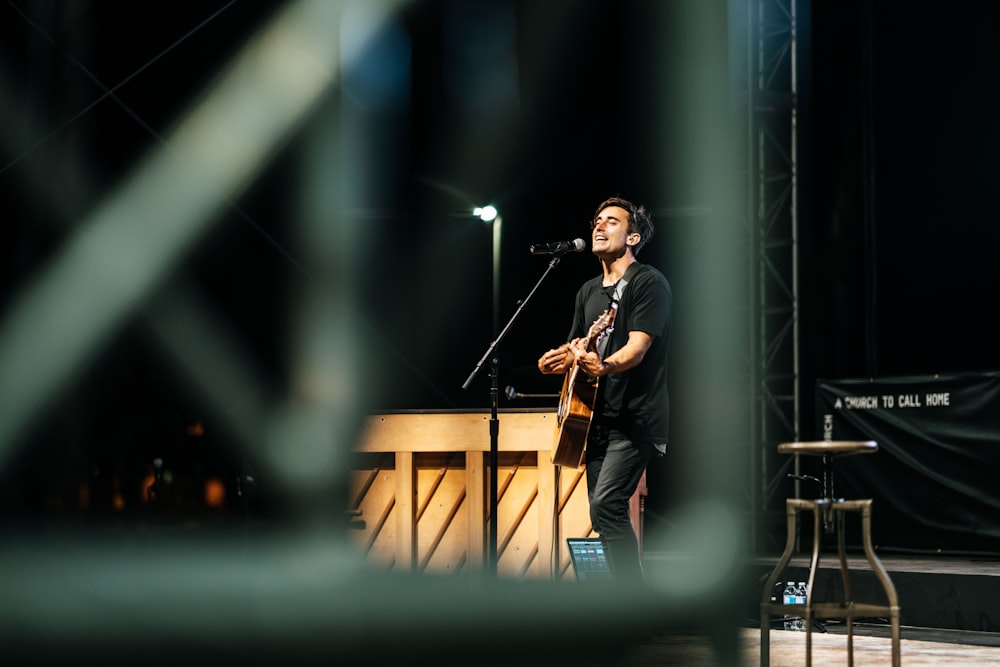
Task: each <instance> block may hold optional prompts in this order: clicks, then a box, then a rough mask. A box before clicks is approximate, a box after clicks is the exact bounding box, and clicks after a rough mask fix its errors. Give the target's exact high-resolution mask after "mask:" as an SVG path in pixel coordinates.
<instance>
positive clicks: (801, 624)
mask: <svg viewBox="0 0 1000 667" xmlns="http://www.w3.org/2000/svg"><path fill="white" fill-rule="evenodd" d="M807 594H808V586H806V582H804V581H800V582H799V585H798V586H795V592H794V595H793V599H794V601H793V603H792V604H796V605H802V606H803V607H805V604H806V595H807ZM791 626H792V627H791V628H790V629H792V630H805V629H806V619H805V618H804V617H802V616H796V617H795V618H793V619H792V622H791Z"/></svg>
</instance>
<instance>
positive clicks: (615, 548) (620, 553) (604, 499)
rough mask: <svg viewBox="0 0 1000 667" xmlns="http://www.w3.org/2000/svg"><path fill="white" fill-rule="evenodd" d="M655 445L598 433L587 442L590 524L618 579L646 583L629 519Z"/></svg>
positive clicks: (619, 435)
mask: <svg viewBox="0 0 1000 667" xmlns="http://www.w3.org/2000/svg"><path fill="white" fill-rule="evenodd" d="M652 451H653V445H651V444H648V443H636V442H633V441H632V440H629V439H627V438H625V437H624V436H623V435H622V434H621V433H615V432H611V433H608V432H605V431H603V429H600V428H596V429H594V430H593V431H592V432H591V434H590V437H589V438H588V440H587V452H586V463H587V497H588V498H589V499H590V522H591V524H593V526H594V530H595V531H597V533H598V534H599V535H600V536H601V538H602V539H603V540H604V542H605V545H606V547H607V550H608V556H609V557H610V559H611V568H612V571H613V572H614V573H615V575H616V577H617V578H620V579H623V580H629V579H631V580H636V581H640V580H642V576H643V575H642V561H641V558H640V555H639V542H638V540H637V539H636V535H635V532H634V530H633V529H632V521H631V519H630V518H629V501H630V500H631V498H632V495H633V494H634V493H635V490H636V487H638V485H639V480H640V479H642V473H643V472H644V471H645V470H646V465H647V464H648V463H649V458H650V456H651V454H652Z"/></svg>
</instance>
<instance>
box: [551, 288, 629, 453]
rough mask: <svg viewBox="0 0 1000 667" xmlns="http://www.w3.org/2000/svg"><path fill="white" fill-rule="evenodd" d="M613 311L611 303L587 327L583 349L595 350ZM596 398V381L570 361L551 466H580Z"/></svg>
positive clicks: (613, 316) (558, 415)
mask: <svg viewBox="0 0 1000 667" xmlns="http://www.w3.org/2000/svg"><path fill="white" fill-rule="evenodd" d="M616 312H617V304H612V305H611V307H610V308H608V309H607V310H605V311H604V312H603V313H601V316H600V317H598V318H597V319H596V320H595V321H594V323H593V324H592V325H590V329H589V330H588V331H587V335H586V336H585V337H584V339H583V346H584V348H585V349H590V350H593V349H595V348H594V346H595V345H596V343H597V339H598V337H600V336H601V334H603V333H605V332H606V331H608V329H609V328H610V327H611V324H612V323H613V322H614V320H615V313H616ZM596 398H597V378H592V377H590V376H588V375H587V374H586V373H585V372H582V371H580V366H579V364H577V363H576V362H575V361H574V362H573V365H572V366H571V367H570V369H569V370H567V371H566V377H565V378H563V386H562V391H561V392H560V393H559V408H558V410H557V411H556V433H555V443H554V444H553V446H552V463H554V464H556V465H559V466H565V467H567V468H579V467H580V466H582V465H583V453H584V450H585V448H586V445H587V433H588V432H589V431H590V421H591V419H592V418H593V416H594V400H595V399H596Z"/></svg>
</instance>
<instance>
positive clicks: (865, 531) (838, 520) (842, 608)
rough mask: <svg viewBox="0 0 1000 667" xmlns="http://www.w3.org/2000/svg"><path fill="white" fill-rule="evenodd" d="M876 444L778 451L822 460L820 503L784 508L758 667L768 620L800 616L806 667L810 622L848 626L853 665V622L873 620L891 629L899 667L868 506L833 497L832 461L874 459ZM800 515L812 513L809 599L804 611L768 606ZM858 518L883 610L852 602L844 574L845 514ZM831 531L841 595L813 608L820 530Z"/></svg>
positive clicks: (796, 445) (893, 612)
mask: <svg viewBox="0 0 1000 667" xmlns="http://www.w3.org/2000/svg"><path fill="white" fill-rule="evenodd" d="M877 451H878V444H876V443H875V442H874V441H871V440H863V441H853V440H848V441H820V442H786V443H782V444H780V445H778V453H779V454H805V455H809V456H822V457H823V497H822V498H818V499H816V500H804V499H800V498H789V499H788V500H787V501H786V502H785V516H786V519H787V521H788V527H787V531H788V537H787V541H786V543H785V550H784V552H783V553H782V554H781V558H780V559H779V560H778V564H777V565H776V566H775V567H774V570H773V571H772V572H771V576H770V577H768V579H767V583H766V584H764V590H763V592H762V593H761V598H760V664H761V666H762V667H766V666H767V665H769V664H770V621H771V615H772V614H775V615H787V616H804V617H805V624H806V667H811V666H812V621H813V619H814V618H823V619H830V618H842V619H845V620H846V621H847V664H848V666H849V667H853V665H854V632H853V621H854V619H855V618H858V617H860V618H865V617H871V616H888V617H889V621H890V623H891V626H892V664H893V667H899V664H900V655H899V598H898V597H897V595H896V587H895V586H894V585H893V583H892V580H891V579H889V574H888V573H887V572H886V570H885V568H884V567H883V566H882V562H881V561H880V560H879V559H878V556H876V555H875V550H874V548H873V547H872V538H871V517H872V500H871V499H870V498H866V499H861V500H844V499H843V498H839V499H838V498H834V497H833V493H834V492H833V469H832V463H833V459H834V458H837V457H841V456H849V455H852V454H874V453H875V452H877ZM799 512H812V515H813V544H812V559H811V561H810V563H809V581H808V584H807V585H808V588H807V590H808V596H807V597H806V603H805V605H786V604H784V600H782V601H781V602H771V594H772V593H773V592H774V586H775V584H776V583H777V582H778V581H780V580H781V575H782V574H784V572H785V568H786V567H788V563H789V561H790V560H791V559H792V554H793V552H794V551H795V542H796V539H795V538H796V518H797V515H798V513H799ZM845 512H858V513H859V514H860V515H861V539H862V543H863V545H864V550H865V556H866V557H867V558H868V563H869V564H870V565H871V568H872V571H874V573H875V576H876V577H878V580H879V583H881V585H882V588H883V590H884V591H885V596H886V601H887V604H885V605H877V604H861V603H858V602H855V601H854V595H853V593H852V591H851V580H850V574H849V573H848V569H847V558H846V556H845V555H844V513H845ZM821 525H822V526H832V527H833V530H834V531H835V532H836V534H837V555H838V556H839V558H840V579H841V582H842V584H843V589H844V600H843V601H842V602H816V601H815V600H814V599H813V598H814V595H813V584H814V582H815V579H816V569H817V567H818V566H819V557H820V547H821V540H822V531H821V530H820V526H821Z"/></svg>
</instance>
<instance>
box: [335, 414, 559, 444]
mask: <svg viewBox="0 0 1000 667" xmlns="http://www.w3.org/2000/svg"><path fill="white" fill-rule="evenodd" d="M490 421H491V415H490V414H489V413H482V412H413V413H398V414H395V413H394V414H384V415H374V416H371V417H369V418H368V420H367V423H366V425H365V429H364V432H363V433H362V435H361V438H360V440H359V442H358V443H357V445H356V446H355V451H358V452H488V451H490ZM497 423H498V424H499V427H500V428H499V431H498V433H497V450H498V451H501V452H519V451H539V450H544V451H546V452H547V451H549V450H550V449H551V447H552V439H553V437H554V435H555V427H556V426H555V425H556V413H555V412H554V411H545V412H501V413H499V414H498V415H497Z"/></svg>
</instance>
